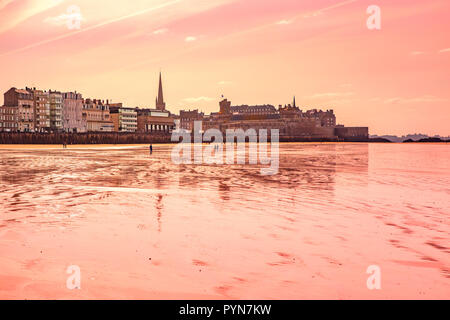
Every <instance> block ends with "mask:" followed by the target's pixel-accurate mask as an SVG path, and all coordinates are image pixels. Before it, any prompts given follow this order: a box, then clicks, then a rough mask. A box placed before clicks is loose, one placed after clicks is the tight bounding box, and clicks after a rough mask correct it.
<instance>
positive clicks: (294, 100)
mask: <svg viewBox="0 0 450 320" xmlns="http://www.w3.org/2000/svg"><path fill="white" fill-rule="evenodd" d="M293 107H294V108H295V107H297V106H296V105H295V96H294V105H293Z"/></svg>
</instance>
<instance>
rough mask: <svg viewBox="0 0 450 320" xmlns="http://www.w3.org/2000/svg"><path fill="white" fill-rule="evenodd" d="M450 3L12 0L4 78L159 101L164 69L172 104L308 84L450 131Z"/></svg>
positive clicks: (354, 120) (413, 127) (343, 116)
mask: <svg viewBox="0 0 450 320" xmlns="http://www.w3.org/2000/svg"><path fill="white" fill-rule="evenodd" d="M71 5H76V6H78V7H79V8H80V12H81V15H82V18H83V20H82V21H81V28H80V29H78V30H77V29H69V28H68V27H67V24H66V22H67V19H68V18H70V16H68V13H67V9H68V8H69V7H70V6H71ZM369 5H378V6H379V7H380V8H381V14H382V28H381V30H372V31H371V30H369V29H368V28H367V27H366V20H367V18H368V16H369V15H368V14H367V13H366V9H367V7H368V6H369ZM449 15H450V2H449V1H448V0H434V1H423V0H396V1H392V0H368V1H367V0H355V1H351V0H350V1H348V0H347V1H344V0H314V1H312V0H310V1H304V0H164V1H162V0H133V1H106V0H96V1H92V0H73V1H72V0H68V1H64V0H0V70H1V76H0V90H1V92H5V91H6V90H8V89H9V88H10V87H12V86H16V87H25V86H35V87H39V88H42V89H50V88H51V89H58V90H64V91H68V90H77V91H79V92H81V93H82V94H83V96H84V97H92V98H101V99H111V100H113V101H115V102H119V101H120V102H123V103H124V104H125V105H127V106H132V107H134V106H139V107H154V100H155V96H156V93H157V78H158V72H159V71H160V70H162V71H163V81H164V93H165V99H166V102H167V106H168V108H169V110H171V111H172V112H178V110H180V109H189V108H190V109H195V108H199V109H201V110H203V111H205V112H207V113H209V112H211V111H216V110H217V109H218V101H219V99H220V96H221V95H222V94H224V95H225V96H226V97H227V98H228V99H230V100H231V101H232V102H233V104H263V103H270V104H273V105H276V106H278V105H279V104H287V103H290V102H291V101H292V97H293V96H294V95H296V97H297V103H298V104H299V105H300V106H301V107H302V109H308V108H309V109H312V108H323V109H326V108H333V109H334V110H335V112H336V114H337V117H338V122H339V123H342V124H345V125H348V126H351V125H364V126H369V127H370V132H371V134H406V133H416V132H422V133H427V134H440V135H450V129H449V128H450V126H449V122H450V90H449V89H450V72H449V70H450V34H449V32H448V30H450V19H449ZM0 101H1V99H0Z"/></svg>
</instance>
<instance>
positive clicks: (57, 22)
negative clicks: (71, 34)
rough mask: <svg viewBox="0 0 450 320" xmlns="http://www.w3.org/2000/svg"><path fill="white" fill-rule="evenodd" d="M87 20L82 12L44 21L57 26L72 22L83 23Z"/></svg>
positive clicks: (61, 15)
mask: <svg viewBox="0 0 450 320" xmlns="http://www.w3.org/2000/svg"><path fill="white" fill-rule="evenodd" d="M83 20H85V19H84V17H83V15H82V14H81V12H74V13H63V14H60V15H59V16H56V17H48V18H46V19H44V22H45V23H49V24H52V25H55V26H63V25H67V23H68V22H70V21H83Z"/></svg>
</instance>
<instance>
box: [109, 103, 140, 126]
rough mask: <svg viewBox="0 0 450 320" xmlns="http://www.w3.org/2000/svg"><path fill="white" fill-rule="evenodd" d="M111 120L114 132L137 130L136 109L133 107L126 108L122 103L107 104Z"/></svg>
mask: <svg viewBox="0 0 450 320" xmlns="http://www.w3.org/2000/svg"><path fill="white" fill-rule="evenodd" d="M109 112H110V114H111V121H112V122H113V124H114V131H116V132H136V131H137V111H136V109H135V108H126V107H123V106H122V103H115V104H109Z"/></svg>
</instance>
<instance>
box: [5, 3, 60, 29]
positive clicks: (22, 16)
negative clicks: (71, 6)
mask: <svg viewBox="0 0 450 320" xmlns="http://www.w3.org/2000/svg"><path fill="white" fill-rule="evenodd" d="M63 1H64V0H29V1H17V0H3V1H0V10H1V11H6V12H5V13H3V12H2V15H1V18H0V34H1V33H3V32H5V31H7V30H10V29H13V28H14V27H16V26H18V25H19V24H21V23H22V22H24V21H26V20H28V19H30V18H32V17H34V16H36V15H38V14H41V13H43V12H45V11H47V10H49V9H51V8H54V7H56V6H58V5H59V4H61V3H62V2H63ZM16 2H17V4H18V5H17V6H16V5H15V4H16ZM24 5H26V9H24ZM10 7H11V9H12V10H10V11H9V9H10Z"/></svg>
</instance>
